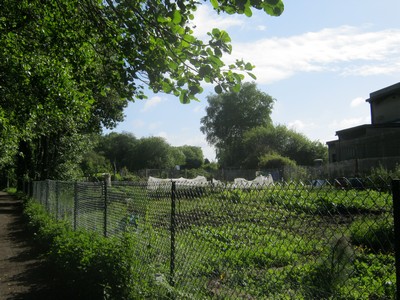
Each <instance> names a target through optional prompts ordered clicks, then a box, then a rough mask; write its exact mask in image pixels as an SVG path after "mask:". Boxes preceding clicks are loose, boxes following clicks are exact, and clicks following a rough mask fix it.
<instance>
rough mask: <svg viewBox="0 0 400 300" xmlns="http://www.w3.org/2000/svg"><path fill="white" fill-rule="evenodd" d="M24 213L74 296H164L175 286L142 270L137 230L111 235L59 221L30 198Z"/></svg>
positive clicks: (85, 297)
mask: <svg viewBox="0 0 400 300" xmlns="http://www.w3.org/2000/svg"><path fill="white" fill-rule="evenodd" d="M24 216H25V218H26V221H27V227H28V230H29V231H30V232H31V233H32V235H33V236H34V241H35V242H36V244H37V245H38V246H40V248H41V250H43V252H45V253H46V255H45V258H46V260H47V262H48V266H49V267H50V268H51V271H52V272H53V273H54V274H55V278H57V279H58V280H59V281H60V282H62V283H63V284H64V286H65V287H66V290H65V292H66V293H68V296H70V297H71V298H74V299H139V298H140V299H142V298H154V299H164V298H165V297H166V295H167V294H168V293H169V294H171V293H172V292H173V291H172V290H171V291H170V290H168V292H167V291H166V290H167V289H169V288H170V287H169V286H168V285H165V286H160V285H156V284H155V283H154V282H155V280H154V278H150V274H147V275H143V274H141V275H139V274H138V273H137V272H135V270H137V269H138V267H137V266H139V265H140V264H141V262H140V261H139V260H138V258H137V256H136V254H135V252H134V249H135V247H134V243H136V241H135V235H133V234H130V233H125V235H124V236H122V237H118V238H117V237H115V238H105V237H103V236H101V235H99V234H97V233H94V232H86V231H73V230H72V228H71V226H69V224H67V223H65V222H60V221H56V220H55V219H54V218H52V217H51V216H50V215H49V214H48V213H47V212H46V210H45V209H44V208H43V206H41V205H40V204H39V203H37V202H34V201H32V200H26V201H25V205H24Z"/></svg>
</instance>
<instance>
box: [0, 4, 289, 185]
mask: <svg viewBox="0 0 400 300" xmlns="http://www.w3.org/2000/svg"><path fill="white" fill-rule="evenodd" d="M211 4H212V7H213V8H214V10H215V13H216V14H217V13H219V12H226V13H229V14H244V15H246V16H251V15H252V10H254V9H257V10H262V11H264V12H265V13H266V14H269V15H271V16H279V15H280V14H281V13H282V12H283V10H284V6H283V3H282V1H281V0H277V1H270V0H261V1H256V2H251V1H247V2H243V1H236V0H228V1H225V0H224V1H218V0H212V1H211ZM200 5H202V2H199V1H195V0H178V1H158V0H151V1H147V0H139V1H129V0H119V1H111V0H106V1H94V0H87V1H78V0H57V1H45V2H43V1H39V0H32V1H28V0H22V1H14V0H4V1H1V3H0V12H1V13H0V48H1V49H2V51H1V53H0V78H1V88H0V170H1V171H3V170H5V169H10V168H15V172H16V174H17V176H16V177H17V178H18V180H19V186H18V188H19V189H21V187H22V180H24V179H32V180H44V179H69V180H71V179H75V178H79V177H80V176H82V173H81V172H80V171H81V170H80V169H79V168H78V166H79V163H80V162H81V161H82V159H83V157H84V155H85V152H86V151H87V150H88V149H89V148H90V147H91V145H90V144H91V142H92V140H93V139H92V137H91V135H92V134H99V133H100V132H101V130H102V128H109V129H111V128H114V127H115V126H116V124H117V123H118V122H120V121H122V120H123V118H124V115H123V110H124V108H125V107H126V106H127V105H128V102H129V101H134V100H135V99H144V98H146V95H145V91H146V89H150V90H152V91H153V92H155V93H157V92H165V93H168V94H171V95H174V96H176V97H177V98H179V101H180V102H181V103H189V102H190V101H192V100H197V95H198V94H200V93H201V92H202V91H203V87H202V84H204V83H211V84H213V85H214V86H215V91H216V92H217V93H221V92H224V91H228V90H229V91H238V90H239V89H240V86H241V83H242V81H243V79H244V78H245V76H250V77H252V78H254V75H253V74H252V73H251V72H252V69H253V67H254V66H253V65H252V64H251V63H250V62H245V61H243V60H236V61H234V62H232V63H230V64H227V63H225V62H224V60H226V59H225V58H226V57H225V56H226V55H230V54H231V52H232V44H231V38H230V37H229V35H228V33H227V32H226V31H224V30H220V29H218V28H214V29H212V30H211V32H209V33H208V34H209V35H208V40H204V41H203V40H201V39H199V38H197V37H196V36H195V34H194V30H193V27H194V25H193V23H192V22H193V21H192V20H193V19H194V18H195V16H194V12H195V11H196V9H197V7H198V6H200Z"/></svg>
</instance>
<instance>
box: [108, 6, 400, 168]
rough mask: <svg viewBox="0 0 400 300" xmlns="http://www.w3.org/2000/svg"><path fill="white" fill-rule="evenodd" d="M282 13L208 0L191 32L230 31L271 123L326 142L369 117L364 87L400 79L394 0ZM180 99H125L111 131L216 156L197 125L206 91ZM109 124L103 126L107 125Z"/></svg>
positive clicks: (297, 8) (398, 25)
mask: <svg viewBox="0 0 400 300" xmlns="http://www.w3.org/2000/svg"><path fill="white" fill-rule="evenodd" d="M284 3H285V11H284V13H283V14H282V15H281V16H280V17H271V16H268V15H266V14H265V13H262V12H253V16H252V17H251V18H247V17H245V16H237V15H234V16H231V15H227V14H220V15H218V14H217V13H216V12H214V11H212V10H211V8H210V6H208V5H202V6H200V7H199V9H198V11H197V12H196V15H195V19H194V23H195V25H196V35H197V36H198V37H200V38H203V37H204V39H206V33H207V31H211V29H212V28H214V27H217V28H220V29H224V30H226V31H227V32H228V33H229V34H230V36H231V38H232V45H233V53H232V55H231V56H230V57H225V58H224V60H225V61H226V62H227V63H229V62H231V61H233V60H235V59H236V58H238V59H244V60H245V61H249V62H251V63H253V64H254V65H255V66H256V68H255V69H254V73H255V74H256V76H257V80H256V83H257V87H258V89H259V90H262V91H263V92H266V93H267V94H269V95H271V96H272V97H273V98H275V99H276V102H275V104H274V109H273V112H272V120H273V122H274V123H275V124H284V125H286V126H288V127H290V128H292V129H295V130H296V131H297V132H300V133H303V134H304V135H306V136H307V137H308V138H309V139H311V140H319V141H321V142H322V143H325V142H327V141H330V140H334V139H336V136H335V132H336V131H338V130H341V129H344V128H348V127H352V126H356V125H361V124H368V123H370V114H369V112H370V111H369V105H368V103H366V102H365V99H367V98H369V94H370V93H371V92H374V91H376V90H379V89H381V88H384V87H386V86H389V85H392V84H395V83H397V82H399V81H400V19H399V11H400V1H399V0H380V1H377V0H374V1H373V0H362V1H359V0H346V1H345V0H338V1H328V0H284ZM248 80H249V81H250V80H251V78H248ZM204 89H205V91H204V92H203V94H201V95H200V97H199V98H200V102H195V101H193V102H191V103H190V104H187V105H183V104H181V103H180V102H179V99H177V98H176V97H174V96H170V95H166V94H162V93H159V94H152V93H150V92H149V93H148V97H149V99H148V100H144V101H136V102H133V103H130V104H129V106H128V107H127V109H126V110H125V115H126V117H125V121H124V122H122V123H120V124H119V125H118V126H117V128H116V129H114V130H113V131H117V132H131V133H133V134H134V135H135V136H136V137H137V138H141V137H148V136H161V137H164V138H165V139H166V140H167V142H168V143H170V144H171V145H173V146H181V145H193V146H200V147H202V149H203V153H204V155H205V157H207V158H209V159H210V160H214V159H215V152H214V149H213V148H212V147H211V146H210V145H208V144H207V142H206V140H205V136H204V135H203V134H202V133H201V132H200V126H201V124H200V119H201V118H202V117H203V116H204V115H205V108H206V106H207V99H206V97H207V96H208V95H210V94H213V88H212V86H210V85H204ZM106 132H108V131H106Z"/></svg>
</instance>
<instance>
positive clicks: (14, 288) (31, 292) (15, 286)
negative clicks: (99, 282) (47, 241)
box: [0, 192, 60, 300]
mask: <svg viewBox="0 0 400 300" xmlns="http://www.w3.org/2000/svg"><path fill="white" fill-rule="evenodd" d="M21 213H22V202H21V201H20V200H17V199H16V198H14V197H12V196H10V195H8V194H6V193H4V192H0V300H3V299H60V296H56V297H54V289H53V290H52V288H50V287H49V286H50V284H49V280H50V283H51V279H49V278H51V274H48V273H49V272H46V267H45V264H44V262H43V260H42V259H40V255H39V254H38V253H37V252H35V250H34V248H33V247H32V245H31V243H30V242H29V241H30V237H29V236H28V235H27V233H26V232H25V230H24V224H23V220H22V214H21Z"/></svg>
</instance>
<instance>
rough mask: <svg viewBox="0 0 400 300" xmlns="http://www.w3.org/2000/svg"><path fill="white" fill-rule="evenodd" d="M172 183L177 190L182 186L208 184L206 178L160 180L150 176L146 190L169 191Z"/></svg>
mask: <svg viewBox="0 0 400 300" xmlns="http://www.w3.org/2000/svg"><path fill="white" fill-rule="evenodd" d="M172 182H175V186H176V187H177V188H178V187H182V186H205V185H207V184H208V181H207V178H205V177H204V176H197V177H196V178H193V179H187V178H183V177H180V178H167V179H161V178H156V177H151V176H150V177H149V179H148V180H147V189H148V190H152V191H155V190H160V189H162V190H171V188H172Z"/></svg>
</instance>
